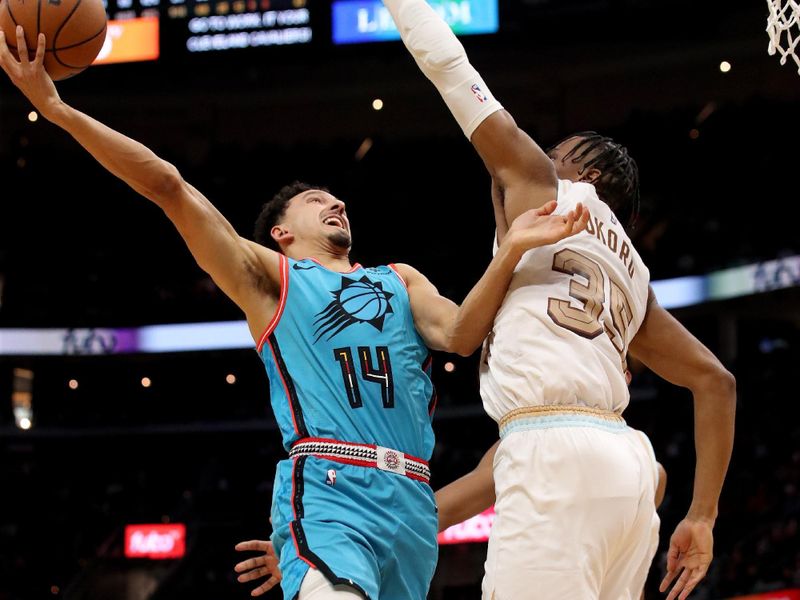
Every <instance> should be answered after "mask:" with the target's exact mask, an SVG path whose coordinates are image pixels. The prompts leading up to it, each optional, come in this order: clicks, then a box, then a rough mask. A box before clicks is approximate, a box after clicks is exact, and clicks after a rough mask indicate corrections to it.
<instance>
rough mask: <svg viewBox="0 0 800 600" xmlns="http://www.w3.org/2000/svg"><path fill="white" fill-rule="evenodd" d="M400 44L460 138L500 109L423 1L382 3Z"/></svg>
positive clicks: (438, 19)
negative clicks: (441, 103)
mask: <svg viewBox="0 0 800 600" xmlns="http://www.w3.org/2000/svg"><path fill="white" fill-rule="evenodd" d="M383 3H384V4H385V5H386V8H387V9H389V12H390V13H391V15H392V18H393V19H394V22H395V24H396V25H397V29H398V30H399V31H400V36H401V38H402V39H403V43H404V44H405V46H406V48H408V51H409V53H410V54H411V56H413V57H414V60H415V61H416V63H417V65H418V66H419V68H420V70H421V71H422V72H423V74H424V75H425V76H426V77H427V78H428V79H429V80H430V81H431V82H432V83H433V84H434V85H435V86H436V89H437V90H438V91H439V93H440V94H441V95H442V98H443V99H444V101H445V103H446V104H447V107H448V108H449V109H450V112H452V113H453V116H454V117H455V119H456V121H457V122H458V124H459V125H460V126H461V129H462V130H463V131H464V135H466V136H467V139H469V138H470V137H471V136H472V133H473V132H474V131H475V129H476V128H477V127H478V125H480V124H481V123H482V122H483V121H484V120H485V119H486V118H487V117H488V116H489V115H491V114H492V113H494V112H497V111H498V110H500V109H502V106H501V105H500V103H499V102H497V100H495V99H494V98H493V97H492V95H491V93H490V92H489V88H488V87H487V85H486V83H484V81H483V79H481V76H480V75H479V74H478V72H477V71H476V70H475V69H474V68H473V67H472V65H470V63H469V61H468V60H467V55H466V53H465V52H464V47H463V46H462V45H461V43H460V42H459V41H458V39H456V36H455V35H454V34H453V32H452V31H451V30H450V28H449V27H448V26H447V24H446V23H445V22H444V21H443V20H442V19H441V17H439V15H437V14H436V13H435V12H434V10H433V9H432V8H431V7H430V5H428V3H427V2H425V0H384V2H383Z"/></svg>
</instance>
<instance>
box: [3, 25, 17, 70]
mask: <svg viewBox="0 0 800 600" xmlns="http://www.w3.org/2000/svg"><path fill="white" fill-rule="evenodd" d="M16 62H17V61H16V60H14V56H13V55H12V54H11V51H10V50H9V49H8V44H7V43H6V34H5V32H3V31H2V30H0V67H2V68H3V71H5V72H6V73H7V74H8V75H9V76H10V75H11V71H9V69H11V68H12V65H13V64H16Z"/></svg>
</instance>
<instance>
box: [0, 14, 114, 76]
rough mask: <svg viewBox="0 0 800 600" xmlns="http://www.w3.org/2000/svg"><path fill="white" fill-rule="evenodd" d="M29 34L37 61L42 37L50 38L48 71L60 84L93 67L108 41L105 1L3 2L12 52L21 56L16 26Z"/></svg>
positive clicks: (1, 24)
mask: <svg viewBox="0 0 800 600" xmlns="http://www.w3.org/2000/svg"><path fill="white" fill-rule="evenodd" d="M17 25H22V27H23V29H24V30H25V42H26V43H27V45H28V54H29V56H30V58H31V60H33V57H34V56H35V54H36V43H37V38H38V35H39V33H40V32H41V33H44V35H45V38H46V42H45V43H46V47H45V58H44V68H45V69H46V70H47V72H48V74H49V75H50V77H52V78H53V79H54V80H56V81H58V80H61V79H66V78H68V77H72V76H73V75H77V74H78V73H80V72H81V71H83V70H84V69H85V68H86V67H88V66H89V65H90V64H92V61H93V60H94V59H95V57H96V56H97V54H98V53H99V52H100V49H101V48H102V47H103V43H104V42H105V39H106V11H105V8H104V7H103V2H102V0H45V1H42V0H40V1H38V2H32V1H31V0H27V1H26V0H0V28H2V30H3V32H5V34H6V44H8V48H9V50H11V52H12V53H13V54H14V55H15V56H17V58H19V57H18V55H17V52H16V50H17V34H16V26H17Z"/></svg>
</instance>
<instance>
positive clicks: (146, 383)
mask: <svg viewBox="0 0 800 600" xmlns="http://www.w3.org/2000/svg"><path fill="white" fill-rule="evenodd" d="M152 383H153V382H152V381H150V378H149V377H142V387H144V388H149V387H150V386H151V385H152Z"/></svg>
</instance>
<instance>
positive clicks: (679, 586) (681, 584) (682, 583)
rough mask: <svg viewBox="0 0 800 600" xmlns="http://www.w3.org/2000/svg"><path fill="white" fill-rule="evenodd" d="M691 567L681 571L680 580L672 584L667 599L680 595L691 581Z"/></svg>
mask: <svg viewBox="0 0 800 600" xmlns="http://www.w3.org/2000/svg"><path fill="white" fill-rule="evenodd" d="M689 574H690V571H689V569H684V570H683V572H682V573H681V576H680V577H678V581H676V582H675V585H673V586H672V589H671V590H670V592H669V595H668V596H667V600H675V598H677V597H678V595H679V594H680V593H681V592H682V591H683V590H684V588H685V587H686V583H687V582H688V581H689Z"/></svg>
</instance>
